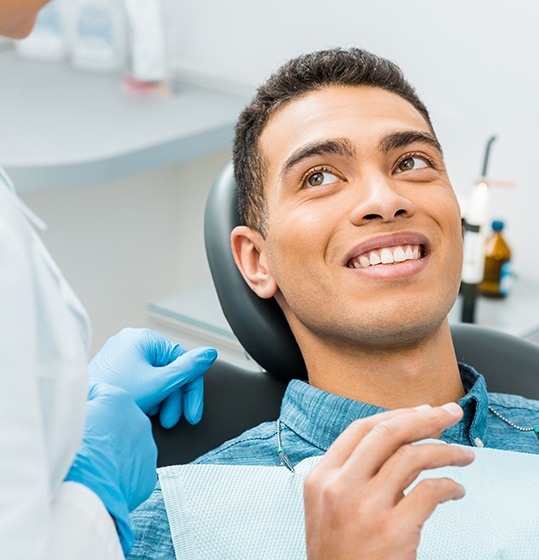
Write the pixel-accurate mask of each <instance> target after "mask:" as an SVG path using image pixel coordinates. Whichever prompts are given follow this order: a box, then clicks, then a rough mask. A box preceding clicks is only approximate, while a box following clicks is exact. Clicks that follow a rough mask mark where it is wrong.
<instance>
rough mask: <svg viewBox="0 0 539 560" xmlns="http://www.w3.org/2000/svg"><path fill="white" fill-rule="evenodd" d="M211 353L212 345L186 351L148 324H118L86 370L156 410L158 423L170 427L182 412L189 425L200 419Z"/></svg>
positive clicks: (213, 353) (212, 358)
mask: <svg viewBox="0 0 539 560" xmlns="http://www.w3.org/2000/svg"><path fill="white" fill-rule="evenodd" d="M216 357H217V352H216V350H215V349H213V348H196V349H195V350H191V351H189V352H187V351H186V350H185V349H184V348H182V347H181V346H180V345H179V344H174V343H172V342H171V341H170V340H168V339H167V338H165V337H163V336H161V335H160V334H158V333H156V332H154V331H152V330H150V329H123V330H122V331H120V332H119V333H118V334H117V335H115V336H113V337H111V338H109V340H107V342H106V343H105V344H104V345H103V347H102V348H101V350H100V351H99V352H98V353H97V354H96V356H95V357H94V359H93V360H92V361H91V362H90V365H89V366H88V374H89V376H90V379H91V380H93V381H99V382H104V383H108V384H109V385H114V386H115V387H120V388H121V389H123V390H124V391H126V392H127V393H129V394H130V395H131V396H132V397H133V399H134V400H135V402H136V403H137V405H138V406H139V407H140V409H141V410H142V411H143V412H145V413H146V414H149V415H153V414H156V413H157V412H158V410H159V419H160V421H161V425H162V426H163V427H165V428H171V427H172V426H174V425H175V424H176V423H177V422H178V420H179V419H180V416H181V415H182V412H183V414H184V415H185V418H186V419H187V421H188V422H190V423H191V424H196V423H197V422H198V421H199V420H200V418H201V416H202V408H203V396H204V381H203V377H202V376H203V374H204V373H205V372H206V370H207V369H208V368H209V367H210V366H211V365H212V364H213V362H214V361H215V358H216ZM161 403H162V404H161ZM160 405H161V406H160Z"/></svg>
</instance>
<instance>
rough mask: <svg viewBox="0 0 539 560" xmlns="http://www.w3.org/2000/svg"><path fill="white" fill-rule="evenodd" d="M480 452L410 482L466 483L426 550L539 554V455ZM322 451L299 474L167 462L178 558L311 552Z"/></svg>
mask: <svg viewBox="0 0 539 560" xmlns="http://www.w3.org/2000/svg"><path fill="white" fill-rule="evenodd" d="M428 441H429V443H433V442H434V440H428ZM437 443H440V442H437ZM442 445H447V444H442ZM474 451H475V454H476V459H475V461H474V462H473V463H472V464H471V465H469V466H467V467H445V468H440V469H434V470H431V471H425V472H423V473H422V474H421V475H420V476H419V477H418V478H417V480H416V481H415V482H414V484H412V486H411V487H410V488H409V489H408V490H407V492H408V491H410V490H411V489H412V488H413V486H415V484H417V483H418V482H419V481H420V480H422V479H424V478H435V477H436V478H438V477H450V478H452V479H453V480H456V481H457V482H460V483H461V484H463V485H464V487H465V488H466V496H465V497H464V498H463V499H462V500H458V501H452V502H447V503H445V504H441V505H439V506H438V507H437V508H436V510H435V511H434V513H433V514H432V516H431V517H430V518H429V519H428V520H427V522H426V523H425V525H424V527H423V530H422V533H421V535H422V536H421V544H420V547H419V551H418V556H417V558H418V559H419V560H443V559H453V558H455V559H459V560H487V559H488V560H494V559H496V560H502V559H503V560H532V559H536V558H539V491H538V490H537V486H536V483H535V482H536V480H535V476H536V474H537V472H538V471H539V456H537V455H531V454H525V453H516V452H510V451H500V450H495V449H486V448H483V449H474ZM319 459H320V457H311V458H308V459H305V460H304V461H302V462H301V463H299V464H298V465H297V466H296V467H295V471H296V472H295V473H291V472H290V471H288V470H287V469H286V468H284V467H282V466H281V467H261V466H233V465H177V466H173V467H164V468H161V469H158V473H159V480H160V483H161V488H162V492H163V498H164V501H165V507H166V510H167V515H168V519H169V524H170V530H171V534H172V541H173V543H174V550H175V552H176V558H177V559H178V560H252V559H253V558H257V560H265V559H268V560H269V559H272V560H273V559H275V558H286V559H287V560H305V558H306V548H305V542H304V532H305V530H304V510H303V482H304V480H305V477H306V476H307V474H308V473H309V471H310V470H311V469H312V468H313V467H314V465H315V464H316V463H317V462H318V461H319Z"/></svg>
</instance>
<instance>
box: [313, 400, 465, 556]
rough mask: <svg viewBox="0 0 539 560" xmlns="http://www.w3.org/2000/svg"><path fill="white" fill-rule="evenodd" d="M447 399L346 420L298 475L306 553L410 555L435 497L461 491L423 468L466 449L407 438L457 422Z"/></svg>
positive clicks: (456, 460)
mask: <svg viewBox="0 0 539 560" xmlns="http://www.w3.org/2000/svg"><path fill="white" fill-rule="evenodd" d="M461 417H462V409H461V408H460V407H459V406H458V405H456V404H455V403H449V404H447V405H444V406H442V407H435V408H431V407H430V406H427V405H425V406H422V407H418V408H415V409H402V410H395V411H391V412H385V413H382V414H377V415H375V416H371V417H369V418H365V419H363V420H358V421H356V422H353V423H352V424H351V425H350V426H349V427H348V428H347V429H346V430H345V431H344V432H343V433H342V434H341V435H340V436H339V437H338V438H337V439H336V440H335V442H334V444H333V445H332V446H331V447H330V448H329V450H328V451H327V453H326V454H325V456H324V457H323V458H322V459H321V461H320V462H319V463H318V465H317V466H316V467H315V468H314V469H313V471H312V472H311V473H310V474H309V476H308V477H307V479H306V481H305V487H304V501H305V527H306V539H307V553H308V558H309V560H328V559H331V560H344V559H350V560H352V559H353V560H362V559H365V560H415V558H416V555H417V548H418V546H419V539H420V533H421V528H422V527H423V524H424V523H425V521H426V520H427V519H428V518H429V516H430V515H431V514H432V512H433V511H434V509H435V508H436V506H437V505H438V504H441V503H443V502H446V501H448V500H457V499H460V498H462V497H463V496H464V488H463V487H462V486H461V485H460V484H457V483H456V482H455V481H453V480H451V479H448V478H439V479H425V480H423V481H421V482H420V483H419V484H418V485H417V486H416V487H415V488H414V489H413V490H412V491H411V492H410V493H409V494H408V495H406V496H405V495H404V493H403V492H404V490H405V489H406V488H407V487H408V486H409V485H410V484H411V483H412V482H413V481H414V480H415V479H416V478H417V476H418V475H419V473H420V472H421V471H423V470H426V469H434V468H438V467H444V466H448V465H457V466H464V465H468V464H470V463H471V462H472V461H473V459H474V454H473V451H471V450H467V449H463V448H461V447H456V446H452V445H442V444H421V445H411V444H412V443H413V442H415V441H419V440H422V439H425V438H429V437H433V436H435V435H436V434H439V433H441V432H442V431H443V430H444V429H445V428H447V427H448V426H451V425H453V424H455V423H456V422H458V421H459V420H460V418H461Z"/></svg>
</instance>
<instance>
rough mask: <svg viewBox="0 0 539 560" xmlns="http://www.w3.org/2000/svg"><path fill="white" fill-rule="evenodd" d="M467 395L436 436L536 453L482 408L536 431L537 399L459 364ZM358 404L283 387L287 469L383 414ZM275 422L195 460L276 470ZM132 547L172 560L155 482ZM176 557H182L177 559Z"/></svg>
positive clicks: (534, 442)
mask: <svg viewBox="0 0 539 560" xmlns="http://www.w3.org/2000/svg"><path fill="white" fill-rule="evenodd" d="M459 367H460V374H461V378H462V382H463V385H464V389H465V390H466V395H465V396H464V397H463V398H462V399H461V400H460V401H459V404H460V406H461V407H462V408H463V410H464V416H463V418H462V419H461V421H460V422H459V423H458V424H456V425H454V426H451V427H450V428H448V429H446V430H445V431H444V432H443V434H442V437H441V439H442V440H443V441H446V442H448V443H458V444H461V445H469V446H476V447H483V446H485V447H491V448H495V449H505V450H510V451H521V452H525V453H536V454H537V453H539V439H538V436H536V434H535V433H534V432H533V431H532V432H522V431H519V430H517V429H515V428H514V427H511V426H510V425H508V424H507V423H505V422H504V421H502V420H500V419H499V418H498V417H497V416H495V415H494V414H493V413H492V412H490V411H489V409H488V407H489V405H490V406H491V407H492V408H493V409H494V410H496V412H499V413H500V414H501V415H502V416H504V417H505V418H507V419H508V420H510V421H511V422H512V423H513V424H515V425H517V426H521V427H532V426H539V401H535V400H529V399H525V398H523V397H518V396H514V395H505V394H498V393H487V389H486V385H485V379H484V378H483V376H482V375H480V374H479V373H477V372H476V371H475V370H474V369H473V368H472V367H470V366H467V365H465V364H459ZM383 411H384V409H383V408H380V407H378V406H373V405H370V404H365V403H362V402H358V401H354V400H351V399H347V398H344V397H339V396H337V395H334V394H332V393H327V392H325V391H321V390H320V389H316V388H315V387H312V386H311V385H308V384H307V383H305V382H303V381H299V380H293V381H291V382H290V384H289V385H288V388H287V390H286V393H285V395H284V397H283V401H282V405H281V413H280V419H281V422H280V424H281V433H280V436H281V446H282V448H283V449H284V450H285V452H286V454H287V455H288V458H289V459H290V460H291V462H292V463H293V464H297V463H299V462H300V461H302V460H303V459H305V458H307V457H311V456H314V455H321V454H323V453H324V452H325V451H326V450H327V449H328V447H329V446H330V445H331V444H332V443H333V441H334V440H335V439H336V438H337V436H339V434H341V432H343V431H344V430H345V428H346V427H347V426H348V425H349V424H350V423H351V422H352V421H354V420H357V419H358V418H365V417H367V416H372V415H373V414H378V413H379V412H383ZM277 448H278V444H277V423H276V422H265V423H263V424H260V425H259V426H257V427H256V428H252V429H251V430H248V431H246V432H244V433H243V434H242V435H240V436H239V437H237V438H235V439H232V440H230V441H228V442H226V443H224V444H223V445H221V446H220V447H218V448H217V449H215V450H213V451H210V452H209V453H207V454H206V455H204V456H202V457H200V458H199V459H197V460H196V461H194V462H195V463H196V464H201V465H202V464H236V465H266V466H276V465H279V462H280V461H279V456H278V454H277ZM131 520H132V523H133V529H134V531H135V536H136V543H135V546H134V547H133V550H132V551H131V555H130V556H129V558H130V559H140V560H142V559H145V560H149V559H153V560H174V558H175V554H174V548H173V545H172V539H171V536H170V530H169V525H168V520H167V514H166V510H165V505H164V502H163V497H162V494H161V488H160V487H159V483H158V484H157V486H156V488H155V490H154V491H153V493H152V495H151V496H150V498H149V499H148V500H147V501H146V502H144V503H143V504H142V505H141V506H140V507H139V508H138V509H136V510H135V511H134V512H133V514H132V518H131ZM178 560H181V559H178Z"/></svg>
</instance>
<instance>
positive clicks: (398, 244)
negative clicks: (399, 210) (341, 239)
mask: <svg viewBox="0 0 539 560" xmlns="http://www.w3.org/2000/svg"><path fill="white" fill-rule="evenodd" d="M429 246H430V244H429V240H428V239H427V237H426V236H425V235H423V234H419V233H414V232H402V233H395V234H391V235H384V236H378V237H373V238H371V239H368V240H367V241H364V242H363V243H360V244H359V245H356V246H355V247H354V248H353V249H351V250H350V251H349V252H348V253H347V255H346V257H345V258H344V263H343V264H344V266H346V267H348V268H368V267H370V266H376V265H379V264H394V263H400V262H404V261H407V260H419V259H422V258H423V257H425V256H426V255H427V254H428V252H429Z"/></svg>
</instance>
